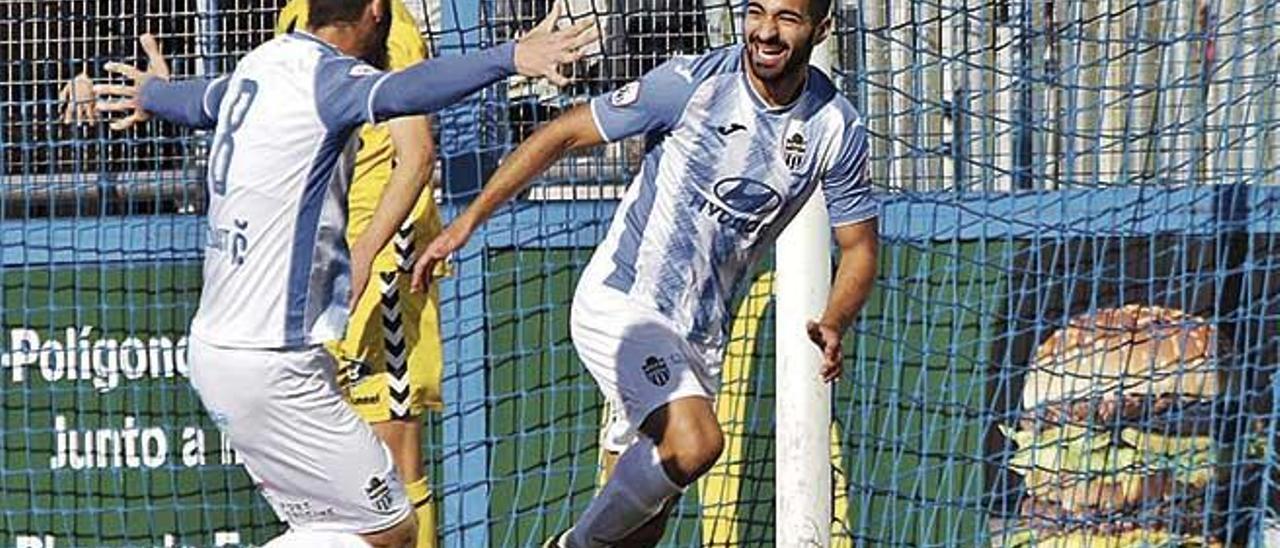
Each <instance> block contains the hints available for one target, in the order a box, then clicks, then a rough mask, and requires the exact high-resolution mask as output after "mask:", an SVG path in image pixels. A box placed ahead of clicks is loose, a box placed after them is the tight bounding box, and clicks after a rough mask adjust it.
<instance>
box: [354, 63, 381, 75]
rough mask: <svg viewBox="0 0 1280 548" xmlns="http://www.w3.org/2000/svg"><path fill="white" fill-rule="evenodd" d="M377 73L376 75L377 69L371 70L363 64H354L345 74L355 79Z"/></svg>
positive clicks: (371, 68)
mask: <svg viewBox="0 0 1280 548" xmlns="http://www.w3.org/2000/svg"><path fill="white" fill-rule="evenodd" d="M377 73H378V69H376V68H373V67H371V66H369V65H366V64H364V63H356V64H355V65H352V67H351V70H350V71H348V72H347V74H348V75H349V76H352V77H356V78H359V77H361V76H369V75H371V74H377Z"/></svg>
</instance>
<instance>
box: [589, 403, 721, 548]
mask: <svg viewBox="0 0 1280 548" xmlns="http://www.w3.org/2000/svg"><path fill="white" fill-rule="evenodd" d="M640 432H641V433H642V435H641V436H639V437H638V438H637V439H636V442H635V443H633V444H632V445H631V447H629V448H627V450H626V451H625V452H623V454H622V455H621V456H620V457H619V458H618V460H617V464H616V465H614V466H613V474H612V477H610V478H609V481H608V482H606V483H605V486H604V488H603V489H601V491H600V493H599V494H597V495H596V498H595V499H594V500H592V501H591V505H590V507H588V508H587V511H586V513H584V514H583V515H582V518H581V519H579V520H578V522H577V523H576V524H575V525H574V527H573V529H572V531H571V532H570V534H569V538H568V539H567V541H568V542H567V545H569V546H573V547H574V548H577V547H579V546H599V545H609V544H614V545H620V546H634V545H639V546H643V545H651V544H655V543H656V542H657V541H658V540H659V539H661V531H662V529H663V528H665V526H666V520H667V515H668V512H670V509H671V504H672V503H673V499H675V498H677V497H678V496H679V495H680V493H681V492H683V490H684V488H685V487H686V486H688V485H689V484H690V483H693V482H694V481H695V480H697V479H698V478H699V477H701V476H702V475H703V474H705V473H706V472H707V470H710V469H711V466H712V465H714V464H715V462H716V460H717V459H719V458H720V453H721V452H722V451H723V450H724V434H723V433H722V432H721V431H720V424H719V422H717V420H716V415H715V411H714V409H712V407H711V400H709V399H706V398H701V397H688V398H683V399H679V400H675V401H673V402H670V403H667V404H666V405H663V406H662V407H659V408H658V409H657V410H655V411H654V412H652V413H650V414H649V417H648V418H646V419H645V421H644V424H642V425H641V426H640ZM632 535H640V536H643V537H644V538H642V539H634V540H635V541H636V544H631V541H632V540H633V539H632Z"/></svg>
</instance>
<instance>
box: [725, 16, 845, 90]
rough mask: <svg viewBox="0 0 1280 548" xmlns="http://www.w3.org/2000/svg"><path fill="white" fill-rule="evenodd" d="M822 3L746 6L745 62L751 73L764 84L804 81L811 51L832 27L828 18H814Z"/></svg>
mask: <svg viewBox="0 0 1280 548" xmlns="http://www.w3.org/2000/svg"><path fill="white" fill-rule="evenodd" d="M816 3H821V4H824V5H829V4H827V2H821V0H751V1H750V2H748V3H747V17H746V25H745V27H746V35H747V58H748V60H749V63H748V66H749V67H750V69H751V73H752V74H753V75H754V76H755V77H756V78H757V79H759V80H760V81H762V82H764V83H773V82H776V81H780V80H785V79H788V78H800V77H803V75H804V74H805V72H806V71H807V69H808V66H809V55H810V54H811V53H812V52H813V47H814V46H815V45H817V44H818V43H820V42H822V40H823V39H825V38H826V36H827V31H828V29H830V27H831V21H830V17H826V16H825V15H823V16H815V15H814V13H813V10H814V9H815V7H814V6H813V5H812V4H816Z"/></svg>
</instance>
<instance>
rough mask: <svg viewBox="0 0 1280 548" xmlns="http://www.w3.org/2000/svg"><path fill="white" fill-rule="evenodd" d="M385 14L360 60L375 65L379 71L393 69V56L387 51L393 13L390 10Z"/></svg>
mask: <svg viewBox="0 0 1280 548" xmlns="http://www.w3.org/2000/svg"><path fill="white" fill-rule="evenodd" d="M384 13H385V14H386V15H385V16H384V17H383V18H382V20H381V21H378V26H377V28H375V29H374V32H373V36H371V37H369V41H368V42H367V43H366V44H365V54H364V55H363V56H361V57H360V60H362V61H364V62H366V63H369V64H370V65H373V67H374V68H376V69H378V70H389V69H390V68H391V59H390V57H391V55H390V53H388V51H387V38H388V37H390V36H391V11H390V10H389V9H388V10H386V11H384Z"/></svg>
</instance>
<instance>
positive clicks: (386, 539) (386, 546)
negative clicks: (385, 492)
mask: <svg viewBox="0 0 1280 548" xmlns="http://www.w3.org/2000/svg"><path fill="white" fill-rule="evenodd" d="M360 538H362V539H364V541H365V542H367V543H369V544H370V545H372V546H373V548H413V543H414V542H415V541H416V540H417V538H418V518H417V517H415V516H414V515H413V513H412V512H410V513H409V516H408V517H406V518H404V519H403V520H401V521H400V523H397V524H395V525H392V526H391V527H390V528H389V529H383V530H382V531H378V532H376V533H365V534H363V535H360Z"/></svg>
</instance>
